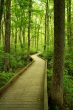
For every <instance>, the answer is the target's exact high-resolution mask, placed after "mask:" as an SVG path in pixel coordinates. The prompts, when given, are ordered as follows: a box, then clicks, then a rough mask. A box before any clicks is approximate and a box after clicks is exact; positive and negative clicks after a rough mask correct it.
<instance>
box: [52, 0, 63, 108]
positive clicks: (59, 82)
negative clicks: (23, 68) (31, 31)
mask: <svg viewBox="0 0 73 110" xmlns="http://www.w3.org/2000/svg"><path fill="white" fill-rule="evenodd" d="M64 36H65V0H54V66H53V80H52V89H51V99H52V103H54V104H59V106H62V105H63V71H64V41H65V38H64ZM52 106H53V105H52Z"/></svg>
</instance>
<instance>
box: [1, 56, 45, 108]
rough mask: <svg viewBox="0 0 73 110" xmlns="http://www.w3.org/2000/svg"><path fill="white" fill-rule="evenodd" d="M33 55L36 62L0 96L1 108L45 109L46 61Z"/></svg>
mask: <svg viewBox="0 0 73 110" xmlns="http://www.w3.org/2000/svg"><path fill="white" fill-rule="evenodd" d="M32 57H33V58H34V60H35V62H34V63H33V64H32V65H31V66H30V67H29V68H28V69H27V70H26V71H25V72H24V73H23V74H22V75H21V76H20V77H19V78H18V79H17V80H16V81H15V82H14V83H13V84H12V85H11V86H10V87H9V88H8V89H7V90H6V92H5V93H4V94H3V96H2V97H1V98H0V110H44V76H45V61H44V60H42V59H41V58H39V57H38V56H37V55H33V56H32Z"/></svg>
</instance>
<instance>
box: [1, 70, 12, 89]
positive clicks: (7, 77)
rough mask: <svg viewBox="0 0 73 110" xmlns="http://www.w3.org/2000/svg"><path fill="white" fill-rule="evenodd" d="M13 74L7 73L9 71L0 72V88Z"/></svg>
mask: <svg viewBox="0 0 73 110" xmlns="http://www.w3.org/2000/svg"><path fill="white" fill-rule="evenodd" d="M13 75H14V73H9V72H7V73H6V72H2V73H1V72H0V88H1V87H2V86H4V85H5V84H6V83H7V82H8V81H9V80H10V78H11V77H12V76H13Z"/></svg>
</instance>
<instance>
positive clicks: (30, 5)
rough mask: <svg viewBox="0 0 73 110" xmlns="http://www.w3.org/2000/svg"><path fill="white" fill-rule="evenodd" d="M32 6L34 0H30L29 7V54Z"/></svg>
mask: <svg viewBox="0 0 73 110" xmlns="http://www.w3.org/2000/svg"><path fill="white" fill-rule="evenodd" d="M31 8H32V0H29V9H28V55H29V54H30V30H31Z"/></svg>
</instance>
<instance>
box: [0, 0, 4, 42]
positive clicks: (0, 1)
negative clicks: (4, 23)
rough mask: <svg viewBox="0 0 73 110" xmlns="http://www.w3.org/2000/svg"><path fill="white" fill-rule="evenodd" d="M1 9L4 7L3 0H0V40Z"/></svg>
mask: <svg viewBox="0 0 73 110" xmlns="http://www.w3.org/2000/svg"><path fill="white" fill-rule="evenodd" d="M3 9H4V0H0V41H1V20H2V15H3Z"/></svg>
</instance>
